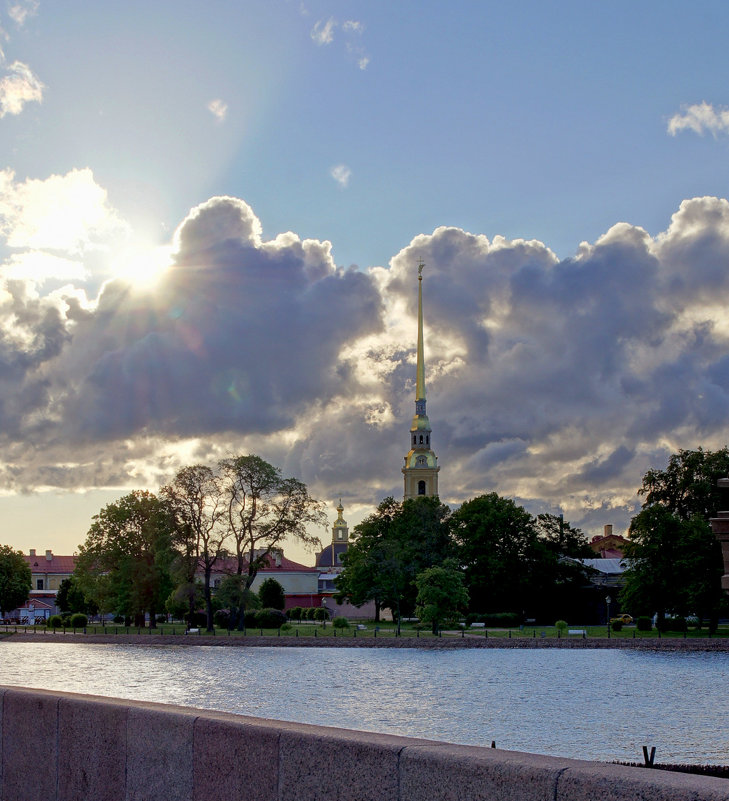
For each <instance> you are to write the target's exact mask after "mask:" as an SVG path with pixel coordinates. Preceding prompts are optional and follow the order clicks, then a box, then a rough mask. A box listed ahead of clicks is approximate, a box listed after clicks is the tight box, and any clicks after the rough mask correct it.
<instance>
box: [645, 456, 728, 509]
mask: <svg viewBox="0 0 729 801" xmlns="http://www.w3.org/2000/svg"><path fill="white" fill-rule="evenodd" d="M727 476H729V448H722V449H721V450H718V451H705V450H703V449H702V448H698V449H697V450H695V451H687V450H680V451H679V452H678V453H674V454H673V455H672V456H671V457H670V458H669V460H668V466H667V467H666V469H665V470H655V469H651V470H649V471H648V472H647V473H646V474H645V475H644V476H643V483H642V485H641V488H640V489H639V490H638V494H639V495H644V496H645V502H644V503H643V508H647V507H649V506H655V505H660V506H662V507H664V508H665V509H668V510H669V511H670V512H671V513H672V514H673V515H675V516H676V517H677V518H679V519H680V520H690V519H691V518H692V517H696V516H698V517H700V518H702V519H703V520H706V521H708V520H709V519H710V518H712V517H716V513H717V511H718V510H719V509H721V508H722V506H724V507H726V504H727V496H726V490H724V489H720V488H719V487H718V486H717V481H718V480H719V479H720V478H726V477H727Z"/></svg>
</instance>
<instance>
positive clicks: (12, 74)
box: [0, 61, 45, 118]
mask: <svg viewBox="0 0 729 801" xmlns="http://www.w3.org/2000/svg"><path fill="white" fill-rule="evenodd" d="M6 73H7V74H6V75H5V76H4V77H3V78H2V79H0V118H2V117H4V116H5V115H6V114H20V112H21V111H22V110H23V107H24V106H25V104H26V103H40V102H41V101H42V100H43V89H44V88H45V87H44V86H43V84H42V83H41V81H40V80H39V79H38V77H37V76H36V75H34V74H33V71H32V70H31V69H30V67H28V66H27V65H26V64H23V63H21V62H20V61H14V62H13V63H12V64H11V65H10V66H9V67H7V68H6Z"/></svg>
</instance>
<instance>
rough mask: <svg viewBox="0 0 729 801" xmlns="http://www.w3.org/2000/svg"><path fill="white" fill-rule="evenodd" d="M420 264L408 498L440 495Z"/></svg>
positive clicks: (407, 462) (407, 465) (406, 473)
mask: <svg viewBox="0 0 729 801" xmlns="http://www.w3.org/2000/svg"><path fill="white" fill-rule="evenodd" d="M424 266H425V265H424V264H423V262H422V261H421V262H420V264H419V265H418V363H417V376H416V383H415V416H414V417H413V422H412V425H411V426H410V451H409V452H408V454H407V456H406V457H405V466H404V467H403V468H402V472H403V475H404V477H405V495H404V499H405V500H406V501H407V500H408V499H409V498H417V497H418V496H425V497H433V496H437V495H438V471H439V470H440V467H438V457H437V456H436V455H435V453H433V449H432V448H431V436H432V431H431V428H430V421H429V420H428V415H427V414H426V413H425V357H424V351H423V267H424Z"/></svg>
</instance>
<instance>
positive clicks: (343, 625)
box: [332, 617, 349, 629]
mask: <svg viewBox="0 0 729 801" xmlns="http://www.w3.org/2000/svg"><path fill="white" fill-rule="evenodd" d="M332 626H334V628H335V629H348V628H349V621H348V620H347V618H346V617H335V618H334V620H332Z"/></svg>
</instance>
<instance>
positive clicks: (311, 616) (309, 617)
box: [301, 606, 318, 620]
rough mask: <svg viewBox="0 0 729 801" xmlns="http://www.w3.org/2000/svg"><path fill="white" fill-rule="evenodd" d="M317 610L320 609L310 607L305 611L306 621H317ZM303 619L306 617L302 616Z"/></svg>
mask: <svg viewBox="0 0 729 801" xmlns="http://www.w3.org/2000/svg"><path fill="white" fill-rule="evenodd" d="M317 608H318V607H316V606H310V607H308V608H307V609H306V610H305V611H306V619H307V620H315V618H314V615H315V614H316V610H317ZM301 619H302V620H303V619H304V615H303V614H302V615H301Z"/></svg>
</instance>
